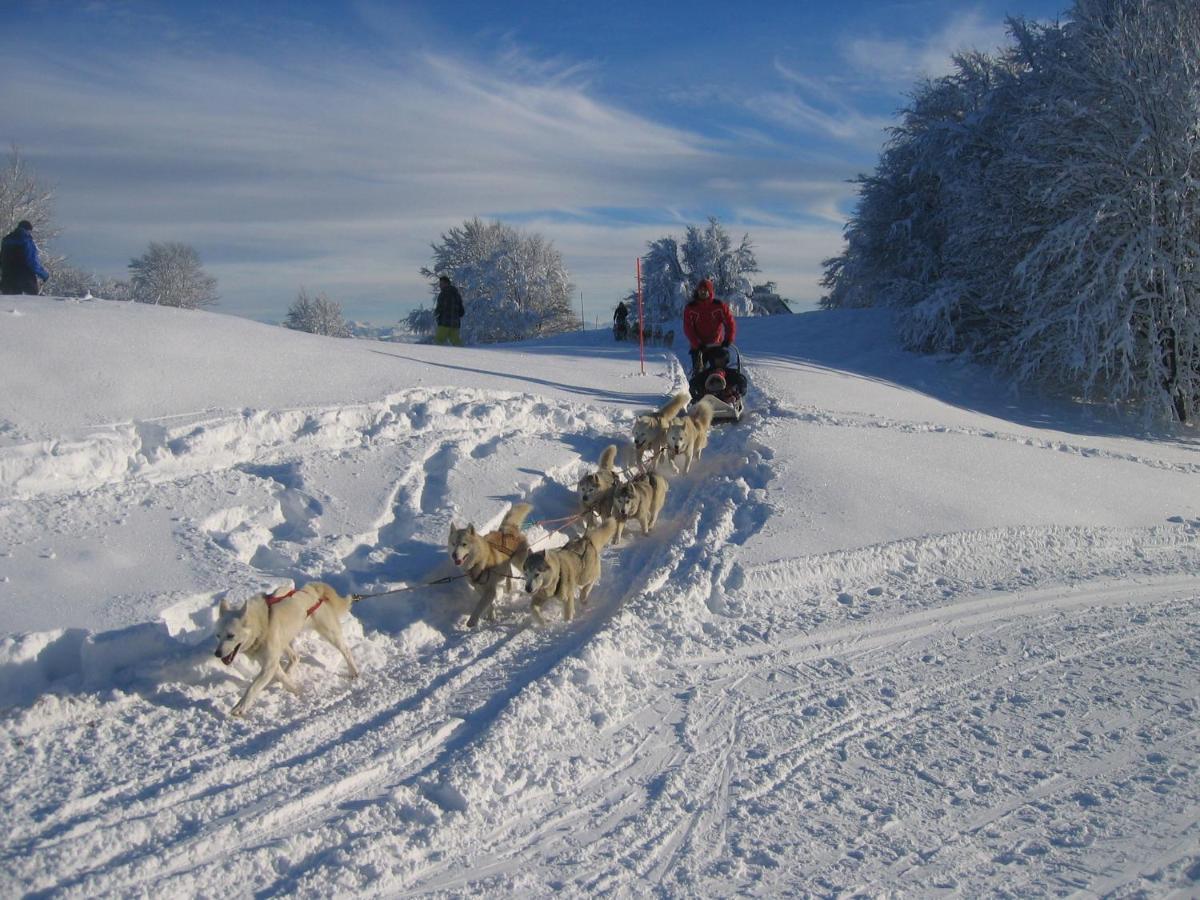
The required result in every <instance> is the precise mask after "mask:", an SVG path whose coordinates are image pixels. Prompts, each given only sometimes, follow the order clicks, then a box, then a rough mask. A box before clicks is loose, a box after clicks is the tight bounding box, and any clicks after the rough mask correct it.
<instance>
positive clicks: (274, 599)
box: [264, 588, 325, 618]
mask: <svg viewBox="0 0 1200 900" xmlns="http://www.w3.org/2000/svg"><path fill="white" fill-rule="evenodd" d="M295 593H296V589H295V588H292V589H291V590H290V591H288V592H287V593H286V594H273V595H272V596H270V597H265V598H264V599H265V600H266V601H267V609H270V608H271V607H272V606H274V605H275V604H276V603H282V602H283V601H284V600H286V599H287V598H288V597H291V596H293V595H294V594H295ZM324 602H325V598H324V597H318V598H317V602H316V603H314V604H313V605H312V606H310V607H309V608H308V610H307V611H306V612H305V613H304V616H305V618H308V617H309V616H311V615H312V614H313V613H315V612H316V611H317V610H318V609H320V608H321V604H322V603H324Z"/></svg>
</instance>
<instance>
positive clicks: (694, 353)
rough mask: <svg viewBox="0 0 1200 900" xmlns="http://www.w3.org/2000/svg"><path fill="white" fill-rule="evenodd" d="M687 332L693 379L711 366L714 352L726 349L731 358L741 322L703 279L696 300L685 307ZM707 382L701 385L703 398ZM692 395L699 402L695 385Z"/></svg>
mask: <svg viewBox="0 0 1200 900" xmlns="http://www.w3.org/2000/svg"><path fill="white" fill-rule="evenodd" d="M683 333H684V335H685V336H686V337H687V339H688V346H689V347H690V355H691V360H692V376H693V380H694V379H695V376H697V375H699V374H700V373H701V372H703V371H704V370H705V369H707V368H710V367H711V363H712V358H713V356H714V353H713V351H714V350H718V349H724V350H726V351H727V352H726V353H725V357H726V359H728V357H729V354H728V348H729V345H730V344H732V343H733V339H734V338H735V337H736V336H737V322H735V321H734V318H733V313H732V312H731V311H730V309H729V304H728V303H725V302H723V301H721V300H718V299H717V296H716V294H714V293H713V283H712V281H711V280H710V279H708V278H705V279H703V280H702V281H701V282H700V283H699V284H698V285H696V289H695V290H694V291H693V292H692V299H691V300H689V301H688V304H687V306H685V307H684V308H683ZM702 394H703V382H701V395H702ZM692 395H693V396H694V397H696V398H697V399H699V396H700V395H697V394H696V388H695V385H694V384H693V387H692Z"/></svg>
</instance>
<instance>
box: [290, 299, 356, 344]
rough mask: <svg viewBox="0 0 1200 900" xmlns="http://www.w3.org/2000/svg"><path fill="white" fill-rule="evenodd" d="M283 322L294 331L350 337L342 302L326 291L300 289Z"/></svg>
mask: <svg viewBox="0 0 1200 900" xmlns="http://www.w3.org/2000/svg"><path fill="white" fill-rule="evenodd" d="M283 324H284V325H285V326H286V327H288V328H291V329H292V330H293V331H307V332H308V333H309V334H323V335H326V336H327V337H350V328H349V326H347V325H346V318H345V316H343V315H342V304H340V303H338V302H337V301H336V300H330V299H329V297H327V296H326V295H325V294H324V293H319V294H315V295H314V294H310V293H309V292H308V291H307V290H306V289H305V288H301V289H300V293H299V294H298V295H297V296H296V299H295V301H294V302H293V303H292V305H291V306H289V307H288V311H287V317H286V318H285V319H284V320H283Z"/></svg>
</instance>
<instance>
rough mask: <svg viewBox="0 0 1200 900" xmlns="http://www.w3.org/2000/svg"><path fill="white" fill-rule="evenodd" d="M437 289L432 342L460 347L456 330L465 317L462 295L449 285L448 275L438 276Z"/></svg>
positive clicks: (460, 338) (460, 342) (459, 339)
mask: <svg viewBox="0 0 1200 900" xmlns="http://www.w3.org/2000/svg"><path fill="white" fill-rule="evenodd" d="M438 287H439V288H440V290H439V291H438V295H437V305H436V306H435V307H434V315H435V316H436V317H437V332H436V333H435V334H434V336H433V342H434V343H435V344H453V345H454V346H455V347H461V346H462V345H463V342H462V337H460V336H459V333H458V330H459V328H460V327H461V326H462V317H463V316H465V315H466V310H465V309H463V300H462V294H460V293H459V292H458V288H456V287H455V286H454V285H453V284H451V283H450V276H448V275H439V276H438Z"/></svg>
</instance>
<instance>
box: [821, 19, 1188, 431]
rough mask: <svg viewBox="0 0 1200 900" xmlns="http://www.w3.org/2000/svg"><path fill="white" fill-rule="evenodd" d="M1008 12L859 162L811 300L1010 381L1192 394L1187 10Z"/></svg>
mask: <svg viewBox="0 0 1200 900" xmlns="http://www.w3.org/2000/svg"><path fill="white" fill-rule="evenodd" d="M1069 15H1070V18H1069V21H1067V23H1066V24H1053V25H1046V26H1042V25H1036V24H1031V23H1026V22H1023V21H1020V20H1014V21H1012V22H1010V28H1011V31H1012V35H1013V38H1014V46H1012V47H1011V48H1009V49H1008V50H1006V51H1005V52H1003V53H1002V54H1001V55H1000V56H999V57H998V58H995V59H993V58H990V57H987V56H984V55H982V54H966V55H963V56H960V57H957V58H956V59H955V71H954V72H953V73H952V74H951V75H949V76H947V77H945V78H942V79H938V80H937V81H934V82H930V83H927V84H924V85H921V86H919V88H918V90H917V92H916V94H915V95H914V99H913V101H912V103H911V104H910V106H909V108H908V109H907V110H906V111H905V113H904V117H903V120H902V123H901V125H900V126H899V127H897V128H896V129H894V131H893V133H892V137H891V139H890V141H889V144H888V146H887V147H886V148H885V150H884V153H883V155H882V157H881V159H880V163H879V165H878V166H877V168H876V170H875V172H874V173H873V175H871V176H869V177H864V178H862V179H861V180H860V183H861V185H862V188H861V194H860V200H859V204H858V206H857V208H856V210H855V214H854V216H853V217H852V218H851V221H850V222H849V223H848V225H847V230H846V237H847V247H846V250H845V251H844V252H843V253H842V254H841V255H840V256H839V257H837V258H835V259H832V260H828V261H827V262H826V273H825V278H824V284H825V286H826V287H827V288H828V289H829V293H828V294H827V295H826V297H825V298H823V301H822V303H823V305H825V306H827V307H847V306H873V305H888V306H894V307H896V308H897V309H898V311H899V315H898V322H899V326H900V328H901V333H902V335H903V336H904V338H905V340H906V342H907V343H908V344H909V345H910V346H912V347H915V348H919V349H929V350H938V351H950V352H959V353H964V354H966V355H970V356H972V357H975V358H978V359H983V360H988V361H992V362H994V363H996V364H997V365H998V366H1000V367H1003V368H1005V369H1007V370H1008V371H1010V372H1011V373H1012V374H1013V375H1014V376H1015V377H1016V378H1017V379H1018V380H1025V381H1031V382H1036V383H1039V384H1043V385H1052V386H1054V387H1056V388H1060V389H1066V390H1068V391H1070V392H1073V393H1077V394H1079V395H1082V396H1083V397H1087V398H1098V399H1105V400H1109V401H1114V402H1132V403H1136V404H1139V405H1141V406H1142V407H1143V408H1146V409H1148V410H1150V411H1151V412H1152V413H1154V414H1159V413H1161V414H1163V415H1165V416H1167V417H1173V418H1179V419H1182V418H1190V417H1194V416H1195V415H1196V412H1197V410H1198V409H1200V296H1197V291H1198V290H1200V284H1198V282H1197V277H1196V273H1195V260H1196V258H1197V253H1198V251H1200V226H1198V224H1197V223H1198V222H1200V190H1198V187H1200V185H1198V184H1197V177H1196V175H1195V173H1196V172H1197V171H1200V167H1198V164H1200V153H1198V151H1200V6H1198V5H1197V4H1195V3H1193V2H1187V0H1078V2H1076V3H1075V5H1074V6H1073V8H1072V9H1071V11H1070V14H1069Z"/></svg>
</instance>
